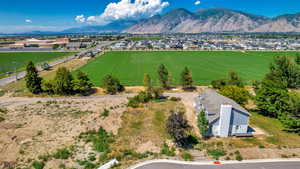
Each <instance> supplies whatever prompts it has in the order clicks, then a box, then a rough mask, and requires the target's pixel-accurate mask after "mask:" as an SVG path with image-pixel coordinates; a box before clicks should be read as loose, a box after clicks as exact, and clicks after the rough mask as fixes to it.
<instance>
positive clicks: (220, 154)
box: [207, 149, 227, 160]
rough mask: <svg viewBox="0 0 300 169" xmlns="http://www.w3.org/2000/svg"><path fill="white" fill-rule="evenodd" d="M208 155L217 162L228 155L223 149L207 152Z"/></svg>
mask: <svg viewBox="0 0 300 169" xmlns="http://www.w3.org/2000/svg"><path fill="white" fill-rule="evenodd" d="M207 153H208V154H209V155H210V156H212V157H213V158H214V159H216V160H219V159H220V157H223V156H225V155H226V154H227V153H226V151H225V150H223V149H213V150H207Z"/></svg>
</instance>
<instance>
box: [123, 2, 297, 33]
mask: <svg viewBox="0 0 300 169" xmlns="http://www.w3.org/2000/svg"><path fill="white" fill-rule="evenodd" d="M168 16H174V17H173V18H170V17H168ZM168 18H170V19H168ZM299 21H300V13H296V14H284V15H279V16H277V17H274V18H269V17H266V16H262V15H255V14H251V13H246V12H243V11H238V10H233V9H228V8H222V7H212V8H200V9H198V10H197V11H195V12H190V11H188V10H186V9H182V8H179V9H173V10H171V11H169V12H167V13H165V14H163V15H158V16H155V18H154V17H151V18H148V19H145V20H143V21H140V22H139V23H137V24H135V25H133V26H131V27H129V28H127V29H124V30H123V31H122V32H123V33H136V34H143V33H201V32H300V22H299Z"/></svg>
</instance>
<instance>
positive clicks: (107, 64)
mask: <svg viewBox="0 0 300 169" xmlns="http://www.w3.org/2000/svg"><path fill="white" fill-rule="evenodd" d="M295 54H296V53H295V52H254V51H253V52H252V51H251V52H231V51H228V52H227V51H226V52H225V51H159V52H154V51H151V52H144V51H140V52H136V51H130V52H108V53H106V54H105V55H103V56H101V57H99V58H96V59H95V60H93V61H91V62H89V63H88V64H87V65H85V66H83V67H82V68H80V70H82V71H84V72H86V73H87V74H88V75H89V77H90V78H91V80H92V82H93V83H94V84H95V85H99V84H101V79H102V78H103V77H104V76H105V75H107V74H112V75H114V76H116V77H118V78H119V79H120V80H121V83H122V84H124V85H133V86H134V85H141V84H143V77H144V73H149V74H150V75H151V77H152V79H153V81H154V83H156V84H157V83H158V80H157V69H158V66H159V65H160V64H162V63H163V64H165V65H166V66H167V68H168V70H169V72H170V73H171V75H172V78H173V84H179V79H180V73H181V71H182V70H183V68H184V67H185V66H188V67H189V68H190V70H191V71H192V73H193V78H194V81H195V83H196V84H197V85H207V84H210V82H211V81H212V80H214V79H218V78H224V77H226V76H227V73H228V71H229V70H236V71H237V72H238V73H239V74H240V75H241V77H242V78H243V79H244V80H245V81H246V82H249V83H250V82H251V80H260V79H262V78H263V76H264V75H265V73H266V72H268V69H269V65H270V63H271V62H272V60H273V57H274V56H278V55H289V56H295Z"/></svg>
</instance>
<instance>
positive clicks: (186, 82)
mask: <svg viewBox="0 0 300 169" xmlns="http://www.w3.org/2000/svg"><path fill="white" fill-rule="evenodd" d="M181 85H182V87H183V88H184V89H191V88H192V87H193V77H192V73H191V71H190V70H189V69H188V67H185V68H184V69H183V71H182V73H181Z"/></svg>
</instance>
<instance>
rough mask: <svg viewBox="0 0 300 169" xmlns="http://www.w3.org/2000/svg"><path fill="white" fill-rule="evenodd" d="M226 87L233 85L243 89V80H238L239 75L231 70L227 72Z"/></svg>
mask: <svg viewBox="0 0 300 169" xmlns="http://www.w3.org/2000/svg"><path fill="white" fill-rule="evenodd" d="M227 85H235V86H238V87H244V83H243V80H242V79H241V78H240V76H239V74H238V73H237V72H236V71H234V70H231V71H229V72H228V81H227Z"/></svg>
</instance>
